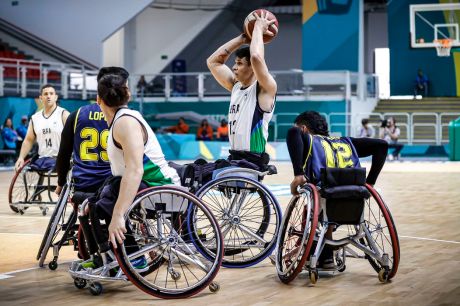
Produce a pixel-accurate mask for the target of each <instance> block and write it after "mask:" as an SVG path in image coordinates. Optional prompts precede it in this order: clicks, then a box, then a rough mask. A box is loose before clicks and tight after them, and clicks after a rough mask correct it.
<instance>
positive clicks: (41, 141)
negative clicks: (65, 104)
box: [15, 85, 69, 171]
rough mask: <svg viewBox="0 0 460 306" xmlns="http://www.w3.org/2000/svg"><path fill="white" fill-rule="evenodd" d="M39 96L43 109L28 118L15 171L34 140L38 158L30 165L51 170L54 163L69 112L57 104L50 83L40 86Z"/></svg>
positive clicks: (20, 165) (22, 162)
mask: <svg viewBox="0 0 460 306" xmlns="http://www.w3.org/2000/svg"><path fill="white" fill-rule="evenodd" d="M39 98H40V100H41V102H42V103H43V110H42V111H40V112H37V113H35V114H34V115H33V116H32V118H31V119H30V122H29V127H28V129H27V134H26V138H24V142H23V143H22V146H21V152H20V153H19V158H18V160H17V161H16V165H15V169H16V171H18V170H19V169H20V168H21V167H22V165H23V164H24V158H25V157H26V156H27V154H28V153H29V151H30V150H31V149H32V146H33V144H34V142H35V140H37V143H38V157H39V158H38V159H36V160H34V161H33V162H32V164H31V166H32V167H34V168H36V169H40V170H52V169H54V167H55V164H56V160H55V158H56V156H57V154H58V152H59V144H60V143H61V133H62V129H63V128H64V124H65V121H66V120H67V117H68V116H69V112H68V111H67V110H65V109H63V108H62V107H60V106H58V105H57V99H58V95H57V94H56V90H55V89H54V87H53V86H51V85H44V86H43V87H42V88H41V90H40V97H39Z"/></svg>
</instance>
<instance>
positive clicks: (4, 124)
mask: <svg viewBox="0 0 460 306" xmlns="http://www.w3.org/2000/svg"><path fill="white" fill-rule="evenodd" d="M8 119H10V120H11V127H10V129H13V130H14V128H13V119H11V118H10V117H8V118H5V122H3V127H4V128H5V127H6V122H7V121H8Z"/></svg>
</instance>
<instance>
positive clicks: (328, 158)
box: [303, 135, 360, 184]
mask: <svg viewBox="0 0 460 306" xmlns="http://www.w3.org/2000/svg"><path fill="white" fill-rule="evenodd" d="M307 140H308V141H307V148H306V150H307V158H306V160H305V163H304V166H303V169H304V171H305V175H306V176H307V178H308V180H309V181H310V182H312V183H313V184H317V183H318V182H319V181H320V179H321V169H322V168H355V167H360V163H359V158H358V153H357V152H356V149H355V147H354V146H353V144H352V142H351V140H350V138H349V137H325V136H320V135H308V137H307Z"/></svg>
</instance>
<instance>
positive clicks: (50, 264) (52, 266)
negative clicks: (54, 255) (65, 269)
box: [48, 260, 58, 271]
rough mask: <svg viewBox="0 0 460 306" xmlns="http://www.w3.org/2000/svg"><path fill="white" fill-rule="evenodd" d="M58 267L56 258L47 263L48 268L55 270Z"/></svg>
mask: <svg viewBox="0 0 460 306" xmlns="http://www.w3.org/2000/svg"><path fill="white" fill-rule="evenodd" d="M57 267H58V263H57V261H56V260H53V261H50V262H49V264H48V268H50V270H53V271H54V270H56V269H57Z"/></svg>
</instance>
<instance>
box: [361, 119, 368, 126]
mask: <svg viewBox="0 0 460 306" xmlns="http://www.w3.org/2000/svg"><path fill="white" fill-rule="evenodd" d="M368 123H369V119H367V118H364V119H363V120H361V124H362V125H366V124H368Z"/></svg>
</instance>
